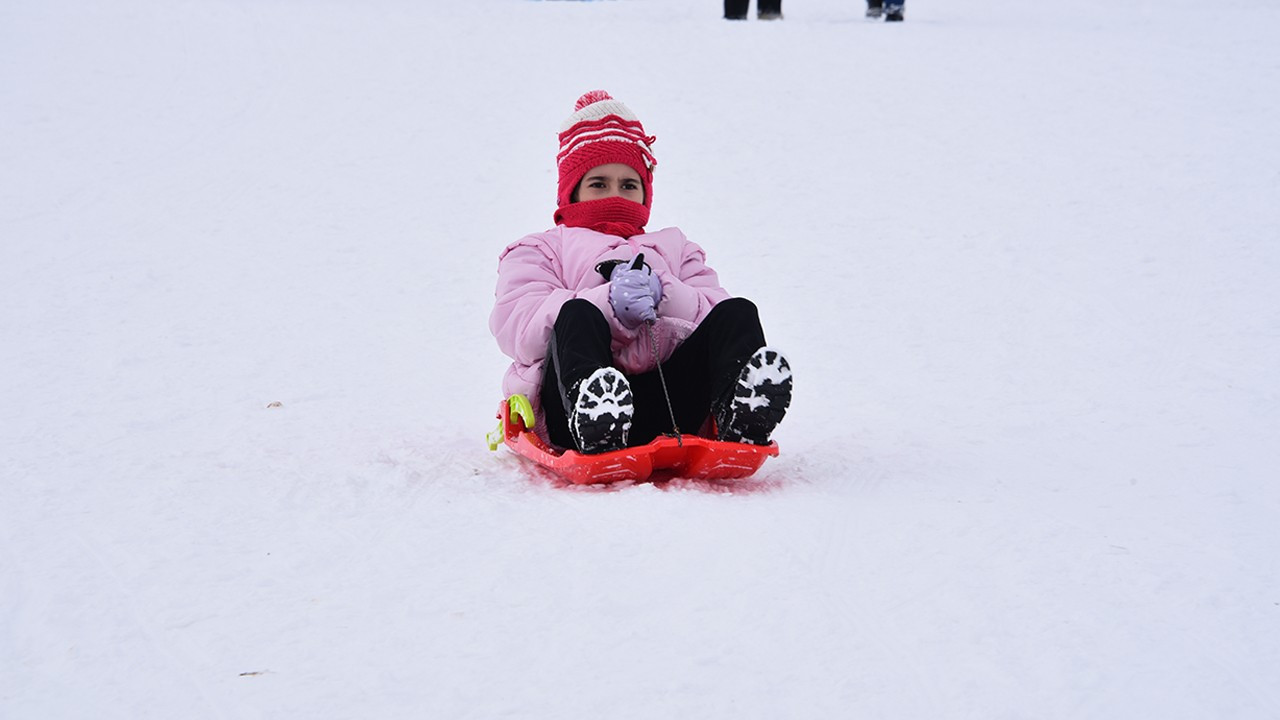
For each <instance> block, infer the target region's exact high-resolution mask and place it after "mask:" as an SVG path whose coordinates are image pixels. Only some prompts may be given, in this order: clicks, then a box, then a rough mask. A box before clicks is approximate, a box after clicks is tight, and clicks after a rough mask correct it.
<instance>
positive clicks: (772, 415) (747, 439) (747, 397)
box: [714, 346, 791, 445]
mask: <svg viewBox="0 0 1280 720" xmlns="http://www.w3.org/2000/svg"><path fill="white" fill-rule="evenodd" d="M790 404H791V365H790V364H788V363H787V359H786V358H784V357H783V356H782V354H781V353H779V352H778V351H777V350H774V349H773V348H770V347H767V346H766V347H762V348H760V349H759V350H757V351H756V352H755V354H754V355H752V356H751V358H750V359H749V360H747V364H746V365H744V366H743V367H742V371H741V372H740V373H738V379H737V381H736V382H735V383H734V385H733V387H731V388H730V389H729V392H728V395H727V396H726V397H725V398H724V399H723V400H721V401H720V402H719V403H717V406H716V408H715V409H714V414H715V419H716V431H717V433H718V436H719V439H721V440H725V441H728V442H740V443H750V444H752V445H768V444H769V436H770V435H772V434H773V429H774V428H776V427H777V426H778V423H780V422H782V417H783V416H784V415H786V414H787V406H788V405H790Z"/></svg>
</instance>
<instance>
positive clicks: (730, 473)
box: [486, 395, 778, 485]
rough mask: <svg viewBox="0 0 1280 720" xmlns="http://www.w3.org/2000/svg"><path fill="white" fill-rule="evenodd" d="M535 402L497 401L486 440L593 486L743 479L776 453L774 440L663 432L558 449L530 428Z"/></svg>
mask: <svg viewBox="0 0 1280 720" xmlns="http://www.w3.org/2000/svg"><path fill="white" fill-rule="evenodd" d="M535 422H536V420H535V418H534V415H533V406H532V405H530V404H529V399H528V398H526V397H525V396H523V395H512V396H511V397H510V398H508V399H507V401H506V402H503V403H501V404H499V405H498V427H497V428H496V429H494V430H493V432H490V433H489V434H488V435H487V436H486V439H487V440H488V443H489V449H490V450H497V449H498V446H499V445H506V446H507V447H508V448H510V449H511V450H512V451H513V452H515V453H516V454H517V455H522V456H524V457H526V458H528V459H529V460H532V461H533V462H535V463H537V464H538V465H540V466H541V467H543V468H546V469H547V470H549V471H551V472H553V473H555V474H556V475H559V476H560V477H562V478H564V479H566V480H568V481H569V482H571V483H573V484H575V485H594V484H597V483H613V482H620V481H624V480H647V479H649V478H650V477H665V478H674V477H680V478H689V479H695V480H732V479H736V478H744V477H747V476H749V475H751V474H752V473H754V472H755V471H756V470H759V469H760V466H761V465H763V464H764V461H765V460H767V459H769V458H771V457H774V456H776V455H777V454H778V443H776V442H771V443H769V444H768V445H749V444H745V443H735V442H723V441H720V440H709V439H707V438H704V437H700V436H698V435H680V436H678V437H677V436H663V437H659V438H657V439H655V440H654V441H653V442H651V443H649V444H648V445H639V446H637V447H629V448H623V449H621V450H613V451H611V452H606V453H600V454H597V455H584V454H582V453H579V452H577V451H574V450H559V449H556V448H553V447H551V446H550V445H548V444H547V443H545V442H543V440H542V438H540V437H538V435H537V434H536V433H534V432H533V426H534V423H535Z"/></svg>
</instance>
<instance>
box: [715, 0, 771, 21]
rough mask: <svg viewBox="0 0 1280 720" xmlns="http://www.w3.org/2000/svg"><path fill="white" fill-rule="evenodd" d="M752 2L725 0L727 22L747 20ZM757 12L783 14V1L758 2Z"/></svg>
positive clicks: (748, 0) (761, 0) (749, 0)
mask: <svg viewBox="0 0 1280 720" xmlns="http://www.w3.org/2000/svg"><path fill="white" fill-rule="evenodd" d="M750 5H751V0H724V16H725V19H727V20H746V19H747V7H748V6H750ZM756 12H757V13H760V14H767V13H777V14H781V13H782V0H756Z"/></svg>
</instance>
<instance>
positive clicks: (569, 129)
mask: <svg viewBox="0 0 1280 720" xmlns="http://www.w3.org/2000/svg"><path fill="white" fill-rule="evenodd" d="M573 110H574V112H573V114H572V115H570V116H569V117H568V119H566V120H565V121H564V122H563V123H562V124H561V125H560V154H559V155H557V156H556V164H557V165H558V166H559V169H560V188H559V192H558V193H557V194H556V200H557V202H556V206H557V207H564V206H565V205H568V204H570V203H571V202H573V200H572V197H573V191H574V189H575V188H577V187H578V183H579V182H581V181H582V176H583V175H586V174H587V171H588V170H590V169H591V168H594V167H599V166H601V165H607V164H609V163H622V164H623V165H627V166H629V167H631V169H633V170H635V171H636V173H638V174H639V175H640V179H641V180H643V181H644V206H645V207H646V208H648V207H651V206H652V203H653V168H654V167H655V166H657V164H658V161H657V160H655V159H654V157H653V151H652V150H651V149H650V146H651V145H652V144H653V141H654V139H655V138H653V137H650V136H648V135H645V134H644V126H643V125H641V124H640V120H639V119H637V118H636V115H635V113H633V112H631V109H630V108H628V107H627V106H626V105H623V104H622V103H620V102H618V101H617V100H614V99H613V98H612V97H610V96H609V93H607V92H605V91H603V90H592V91H591V92H589V93H587V94H585V95H583V96H582V97H580V98H578V102H577V104H575V105H574V108H573Z"/></svg>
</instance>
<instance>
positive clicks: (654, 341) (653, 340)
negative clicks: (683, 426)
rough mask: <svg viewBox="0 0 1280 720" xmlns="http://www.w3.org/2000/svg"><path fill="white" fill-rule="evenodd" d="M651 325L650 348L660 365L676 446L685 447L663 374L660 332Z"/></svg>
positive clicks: (660, 376)
mask: <svg viewBox="0 0 1280 720" xmlns="http://www.w3.org/2000/svg"><path fill="white" fill-rule="evenodd" d="M648 325H649V347H651V348H653V359H654V360H655V361H657V365H658V382H659V383H661V384H662V395H663V397H665V398H666V399H667V412H668V413H670V414H671V429H672V430H674V431H675V434H676V444H677V445H678V446H679V447H684V439H683V438H681V437H680V435H681V433H680V425H679V423H677V422H676V409H675V408H674V407H672V405H671V391H670V390H668V389H667V378H666V376H665V375H663V374H662V358H660V357H658V331H657V330H655V329H654V328H653V323H648Z"/></svg>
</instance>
